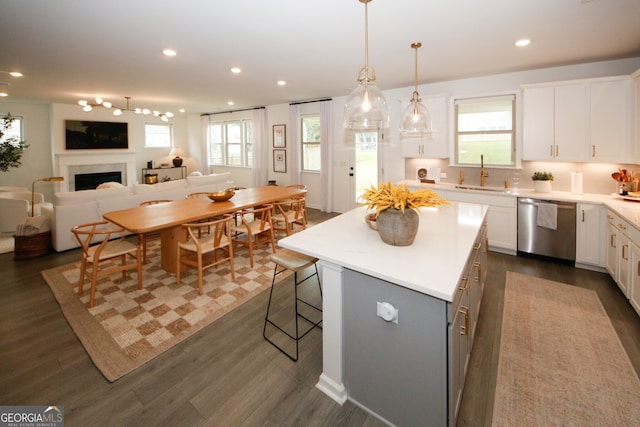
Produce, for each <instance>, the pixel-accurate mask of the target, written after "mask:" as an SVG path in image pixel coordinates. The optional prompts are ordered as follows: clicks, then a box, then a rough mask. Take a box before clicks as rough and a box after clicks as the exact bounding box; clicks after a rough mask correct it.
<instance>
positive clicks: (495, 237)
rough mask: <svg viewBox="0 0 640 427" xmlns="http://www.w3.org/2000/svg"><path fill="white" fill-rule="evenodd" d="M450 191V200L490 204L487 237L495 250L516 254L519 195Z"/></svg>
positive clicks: (490, 245)
mask: <svg viewBox="0 0 640 427" xmlns="http://www.w3.org/2000/svg"><path fill="white" fill-rule="evenodd" d="M478 193H480V192H464V191H450V192H449V193H448V196H449V198H448V200H451V201H455V202H467V203H478V204H481V205H488V206H489V212H488V213H487V237H488V239H489V247H490V248H491V250H493V251H497V252H506V253H511V254H515V253H516V251H517V249H518V210H517V209H518V208H517V201H518V199H517V197H510V196H496V195H487V194H478Z"/></svg>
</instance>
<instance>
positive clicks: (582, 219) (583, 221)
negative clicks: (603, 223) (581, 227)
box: [582, 209, 584, 222]
mask: <svg viewBox="0 0 640 427" xmlns="http://www.w3.org/2000/svg"><path fill="white" fill-rule="evenodd" d="M582 222H584V209H582Z"/></svg>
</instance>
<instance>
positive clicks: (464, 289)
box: [458, 277, 469, 291]
mask: <svg viewBox="0 0 640 427" xmlns="http://www.w3.org/2000/svg"><path fill="white" fill-rule="evenodd" d="M462 282H464V285H463V286H459V287H458V289H460V290H461V291H466V290H467V288H468V287H469V278H468V277H463V278H462Z"/></svg>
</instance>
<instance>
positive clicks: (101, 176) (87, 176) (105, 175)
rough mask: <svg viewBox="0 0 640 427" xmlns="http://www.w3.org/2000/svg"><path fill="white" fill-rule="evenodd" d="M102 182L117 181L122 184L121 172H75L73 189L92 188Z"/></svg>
mask: <svg viewBox="0 0 640 427" xmlns="http://www.w3.org/2000/svg"><path fill="white" fill-rule="evenodd" d="M103 182H119V183H120V184H122V172H120V171H112V172H96V173H77V174H75V175H74V183H75V186H74V188H75V190H76V191H80V190H93V189H94V188H96V187H97V186H98V185H100V184H102V183H103Z"/></svg>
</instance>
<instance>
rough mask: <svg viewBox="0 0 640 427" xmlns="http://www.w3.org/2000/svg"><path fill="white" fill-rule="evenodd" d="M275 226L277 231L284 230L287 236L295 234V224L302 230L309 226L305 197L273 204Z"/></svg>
mask: <svg viewBox="0 0 640 427" xmlns="http://www.w3.org/2000/svg"><path fill="white" fill-rule="evenodd" d="M273 207H274V214H273V228H274V230H276V231H284V232H285V233H286V234H287V236H290V235H291V234H293V233H294V232H295V231H296V229H295V226H296V225H297V226H299V227H301V228H300V229H301V230H304V229H305V228H307V218H306V217H307V216H306V215H305V200H304V199H303V198H293V199H290V200H286V201H283V202H276V203H274V204H273Z"/></svg>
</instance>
